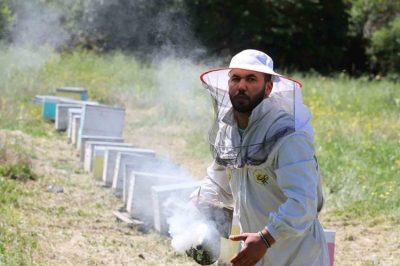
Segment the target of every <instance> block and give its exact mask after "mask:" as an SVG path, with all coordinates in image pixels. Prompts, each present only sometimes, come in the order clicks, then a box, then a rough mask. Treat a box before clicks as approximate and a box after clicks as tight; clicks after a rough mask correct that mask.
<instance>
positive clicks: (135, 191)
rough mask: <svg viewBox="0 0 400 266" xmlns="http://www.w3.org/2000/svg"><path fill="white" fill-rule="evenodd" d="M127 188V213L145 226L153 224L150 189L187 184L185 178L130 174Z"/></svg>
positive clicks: (139, 173) (138, 173) (141, 173)
mask: <svg viewBox="0 0 400 266" xmlns="http://www.w3.org/2000/svg"><path fill="white" fill-rule="evenodd" d="M130 179H131V180H130V182H129V187H128V198H127V202H126V210H127V212H128V213H129V214H130V215H131V216H132V217H134V218H136V219H139V220H141V221H143V222H144V223H145V224H153V221H154V217H153V216H154V212H153V206H152V205H151V204H152V199H151V188H152V187H153V186H159V185H169V184H176V183H183V182H187V179H188V177H187V176H179V175H162V174H154V173H143V172H132V173H131V178H130Z"/></svg>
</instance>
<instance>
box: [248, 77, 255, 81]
mask: <svg viewBox="0 0 400 266" xmlns="http://www.w3.org/2000/svg"><path fill="white" fill-rule="evenodd" d="M246 80H247V81H249V82H253V81H255V80H256V79H255V78H254V77H248V78H247V79H246Z"/></svg>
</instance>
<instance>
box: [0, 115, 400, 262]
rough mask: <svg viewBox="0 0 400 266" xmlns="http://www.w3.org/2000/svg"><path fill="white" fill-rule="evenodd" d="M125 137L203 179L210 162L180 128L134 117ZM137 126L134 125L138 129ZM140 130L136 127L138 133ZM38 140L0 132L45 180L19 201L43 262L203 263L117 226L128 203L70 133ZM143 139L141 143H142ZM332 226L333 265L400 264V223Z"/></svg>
mask: <svg viewBox="0 0 400 266" xmlns="http://www.w3.org/2000/svg"><path fill="white" fill-rule="evenodd" d="M128 121H131V123H132V124H131V126H130V124H129V123H128V124H127V126H126V128H127V130H126V134H125V140H126V142H130V143H133V144H136V145H137V146H139V147H143V148H150V149H153V150H155V151H156V152H157V153H159V154H161V155H163V156H168V157H170V158H171V160H174V161H175V162H177V163H179V164H181V165H182V166H183V167H185V169H187V170H189V172H190V173H191V174H192V175H193V176H195V177H198V178H201V177H202V176H203V175H204V172H205V167H206V166H207V164H208V162H207V161H201V160H194V159H192V158H187V156H185V155H184V154H183V153H182V152H180V151H182V150H183V148H184V147H185V145H186V143H185V141H184V140H183V139H179V138H176V139H175V140H174V141H171V139H168V138H163V137H160V135H162V134H167V135H168V134H170V135H171V136H172V135H174V132H173V131H174V130H176V129H174V128H172V129H168V128H164V129H163V132H160V131H153V132H152V133H149V132H148V131H146V129H142V128H137V127H136V128H135V126H134V125H135V118H134V115H133V114H132V113H128ZM132 125H133V126H132ZM133 129H135V130H133ZM52 134H55V135H54V136H52V137H48V138H32V137H30V136H27V135H25V134H22V133H18V132H5V131H2V132H0V137H2V138H3V139H6V140H8V141H11V140H13V139H18V141H19V142H20V144H21V145H22V146H23V147H24V148H25V149H27V150H29V151H30V153H31V154H32V160H33V167H34V169H35V171H36V172H38V173H39V174H40V175H41V176H42V178H41V179H39V180H38V181H33V182H27V183H25V184H24V186H25V187H26V189H27V190H28V191H30V192H31V194H30V195H29V196H27V197H26V198H24V199H21V208H22V210H23V213H24V215H23V217H22V218H21V221H20V228H21V229H22V230H26V231H27V232H31V233H32V234H34V235H36V236H37V237H38V249H37V251H35V252H34V254H33V258H34V262H35V264H39V265H188V266H190V265H197V264H196V263H194V262H192V261H191V260H190V259H188V258H187V257H186V256H184V255H181V254H178V253H177V252H175V251H174V250H173V249H172V248H171V247H170V240H169V239H168V238H166V237H162V236H159V235H158V234H157V233H155V232H154V231H149V232H142V231H140V230H138V229H137V228H130V227H128V226H127V225H126V224H124V223H121V222H118V221H117V220H116V218H115V217H114V215H113V211H115V210H118V209H119V208H120V207H121V206H122V203H121V201H120V199H118V198H117V197H115V196H114V195H113V194H112V192H111V191H110V189H108V188H105V187H103V186H102V185H101V183H100V182H99V181H96V180H94V179H93V178H92V177H91V176H90V175H89V174H86V173H83V170H82V164H81V162H80V160H79V156H78V152H77V150H76V149H75V148H74V147H73V146H72V145H71V144H68V143H67V138H66V136H65V135H64V134H61V135H60V134H58V133H55V132H54V133H52ZM138 140H140V141H138ZM53 184H55V185H58V186H62V187H63V189H64V192H63V193H53V192H49V191H48V190H49V186H50V185H53ZM321 220H322V223H323V225H324V226H325V227H326V228H329V229H333V230H335V231H336V233H337V235H336V253H335V265H353V266H354V265H400V230H399V229H400V226H399V225H394V224H391V223H390V222H388V221H386V220H385V219H377V220H370V221H362V220H357V221H355V220H345V219H344V218H340V219H339V218H335V217H328V216H326V215H324V213H322V215H321Z"/></svg>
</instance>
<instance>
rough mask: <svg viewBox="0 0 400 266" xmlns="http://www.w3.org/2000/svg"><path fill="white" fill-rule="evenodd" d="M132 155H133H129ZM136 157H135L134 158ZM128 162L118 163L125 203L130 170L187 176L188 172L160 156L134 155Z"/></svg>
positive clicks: (125, 201)
mask: <svg viewBox="0 0 400 266" xmlns="http://www.w3.org/2000/svg"><path fill="white" fill-rule="evenodd" d="M131 157H134V156H131ZM135 157H136V158H135ZM135 157H134V158H132V159H130V160H129V162H127V163H124V165H123V166H121V165H120V167H121V168H122V171H123V175H122V182H123V184H122V200H123V202H124V203H127V200H128V192H129V191H128V190H129V184H130V182H131V177H132V175H131V173H132V172H142V173H152V174H163V175H179V176H188V174H187V173H186V172H185V170H183V169H182V168H181V167H180V166H179V165H177V164H175V163H173V162H171V161H169V160H165V159H162V158H151V157H144V156H135Z"/></svg>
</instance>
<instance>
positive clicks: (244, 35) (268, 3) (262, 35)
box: [185, 0, 347, 71]
mask: <svg viewBox="0 0 400 266" xmlns="http://www.w3.org/2000/svg"><path fill="white" fill-rule="evenodd" d="M185 3H186V6H187V8H188V10H189V14H190V17H192V22H193V28H194V31H195V33H196V36H198V37H199V38H200V40H201V41H202V42H203V43H204V44H205V45H206V46H207V47H209V48H210V49H211V51H212V52H215V53H218V54H221V53H222V54H223V55H232V54H234V53H236V52H238V51H239V50H242V49H244V48H256V49H261V50H264V51H267V52H268V53H269V54H270V55H271V56H272V57H273V58H274V59H275V61H276V62H277V65H278V67H279V66H289V67H294V68H297V69H300V70H309V69H311V68H314V69H317V70H320V71H327V70H330V69H335V68H338V67H340V64H341V62H342V58H343V56H344V52H345V51H344V44H345V41H346V34H347V14H346V6H345V4H344V3H343V2H342V1H327V0H321V1H318V0H280V1H274V0H250V1H239V0H232V1H223V0H216V1H213V0H202V1H200V0H195V1H193V0H187V1H186V2H185Z"/></svg>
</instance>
